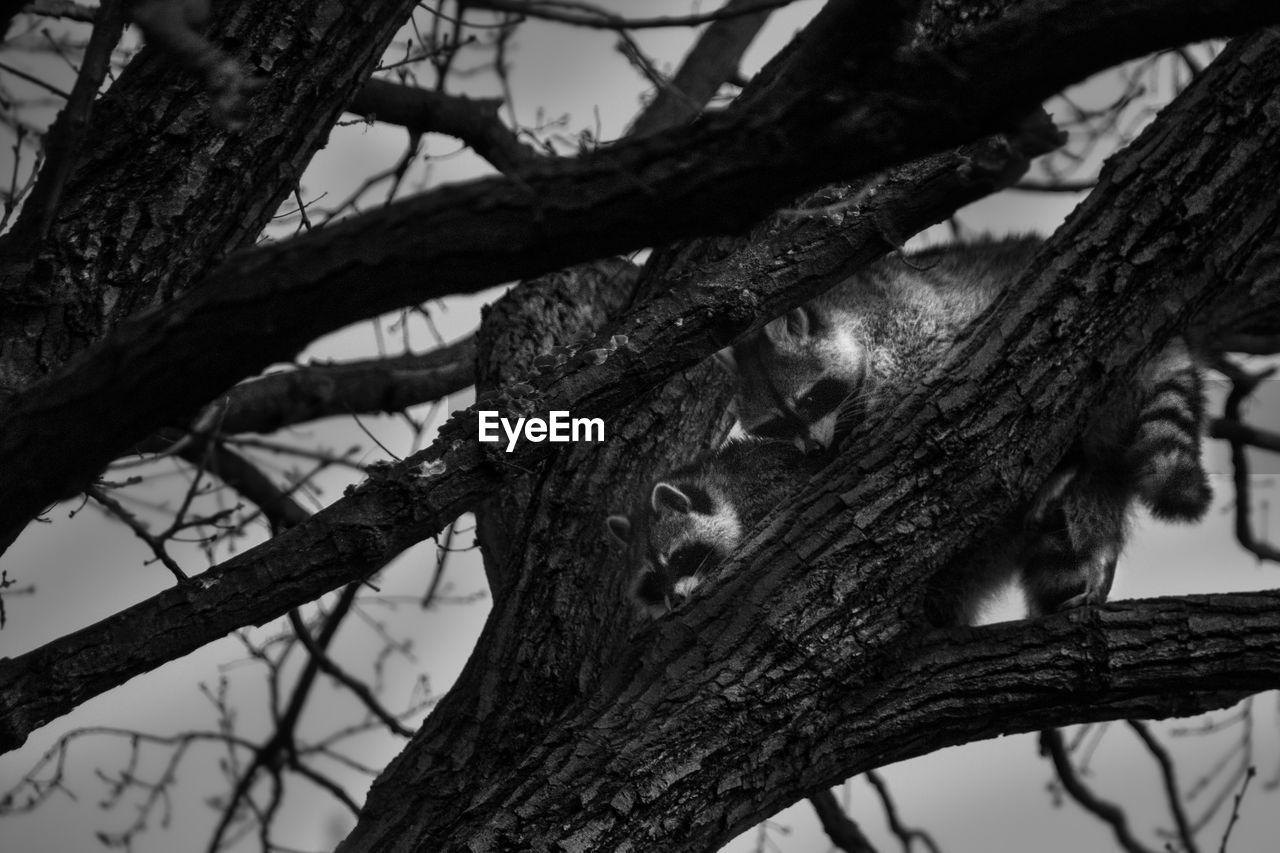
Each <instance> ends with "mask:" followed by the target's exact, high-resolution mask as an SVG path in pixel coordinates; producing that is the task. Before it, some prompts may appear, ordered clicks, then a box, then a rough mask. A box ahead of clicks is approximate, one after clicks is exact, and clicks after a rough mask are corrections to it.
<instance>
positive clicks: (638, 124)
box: [627, 0, 771, 137]
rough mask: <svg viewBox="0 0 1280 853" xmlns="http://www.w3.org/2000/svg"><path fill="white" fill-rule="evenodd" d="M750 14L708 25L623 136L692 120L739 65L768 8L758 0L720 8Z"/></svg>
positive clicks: (742, 0)
mask: <svg viewBox="0 0 1280 853" xmlns="http://www.w3.org/2000/svg"><path fill="white" fill-rule="evenodd" d="M742 10H751V13H750V14H745V15H737V16H734V17H728V18H720V19H718V20H716V21H715V22H713V23H712V24H711V26H709V27H707V29H706V31H705V32H703V33H702V35H701V36H699V37H698V41H697V43H696V44H695V45H694V46H693V48H692V49H691V50H690V51H689V53H688V55H686V56H685V58H684V61H683V62H682V63H681V64H680V68H679V69H678V70H677V71H676V73H675V76H674V77H672V78H671V81H670V83H669V84H668V85H667V86H659V87H658V88H657V91H656V93H655V94H654V97H653V100H652V101H651V102H650V103H649V105H648V106H647V107H645V109H644V112H642V113H641V114H640V115H639V116H638V117H637V118H636V120H635V121H634V122H633V123H632V124H631V127H630V128H629V129H628V130H627V135H628V136H635V137H639V136H647V135H649V134H651V133H655V132H657V131H659V130H664V129H666V128H668V127H675V126H676V125H679V124H683V123H684V122H686V121H691V120H692V119H693V118H694V117H695V116H696V115H698V113H699V112H700V111H701V110H702V108H703V107H704V106H706V104H707V103H708V102H709V101H710V100H711V98H712V97H713V96H714V95H715V93H716V92H718V91H719V90H720V87H721V86H722V85H723V84H724V82H725V81H726V80H729V79H732V77H733V75H734V73H735V72H736V71H737V70H738V63H739V62H740V61H741V59H742V54H743V53H744V52H745V51H746V49H747V47H749V46H750V44H751V42H752V40H753V39H754V38H755V37H756V33H758V32H760V28H761V27H763V26H764V24H765V21H767V20H768V19H769V12H770V11H771V9H761V8H760V3H759V0H729V2H727V3H725V4H724V6H723V7H722V11H724V12H740V11H742Z"/></svg>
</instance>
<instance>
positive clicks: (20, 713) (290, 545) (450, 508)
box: [0, 141, 1025, 746]
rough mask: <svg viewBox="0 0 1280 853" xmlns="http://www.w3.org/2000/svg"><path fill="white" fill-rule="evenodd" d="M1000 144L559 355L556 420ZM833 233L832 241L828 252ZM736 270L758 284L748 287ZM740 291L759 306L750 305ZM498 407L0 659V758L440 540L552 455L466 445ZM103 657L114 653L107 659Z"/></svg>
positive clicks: (972, 184)
mask: <svg viewBox="0 0 1280 853" xmlns="http://www.w3.org/2000/svg"><path fill="white" fill-rule="evenodd" d="M1003 146H1004V143H1002V142H999V141H997V142H992V143H989V144H987V145H984V146H982V147H981V148H980V149H978V150H974V149H968V150H966V151H965V152H958V153H954V154H951V155H948V156H945V157H938V158H934V159H932V160H930V161H928V162H926V163H922V164H917V165H915V166H912V167H909V168H906V169H903V170H899V171H898V172H897V173H895V174H894V175H893V176H890V178H888V179H886V180H885V181H884V183H883V184H882V185H881V188H880V190H879V191H878V192H877V193H876V194H875V195H874V196H873V197H870V198H868V199H866V200H865V201H864V202H863V203H862V204H861V205H860V206H859V208H858V211H859V213H861V214H862V215H861V216H860V217H859V218H857V219H856V220H845V219H843V218H842V217H835V218H827V217H814V218H803V217H802V218H797V219H796V220H794V223H793V227H792V228H791V229H790V230H787V231H784V232H782V233H779V234H774V235H773V236H772V239H769V238H762V239H761V240H759V241H757V242H755V243H753V245H752V248H751V254H750V256H749V257H744V258H742V259H741V260H740V262H739V263H735V264H734V265H733V266H732V267H731V268H729V269H726V270H723V271H722V272H721V276H722V278H723V280H722V281H720V282H719V283H717V282H709V283H708V286H707V289H706V290H704V291H700V292H697V293H694V294H692V295H691V294H688V293H677V294H672V295H670V296H669V297H667V298H666V299H664V300H662V301H660V302H657V303H653V304H650V305H648V306H645V307H641V308H640V309H637V310H636V311H635V312H633V313H632V315H631V316H630V318H629V319H628V320H627V321H624V323H623V324H621V326H622V328H624V329H626V330H628V331H629V332H630V333H631V336H632V339H634V340H635V341H637V342H639V343H640V344H641V345H642V346H641V347H639V350H640V352H645V351H647V352H649V353H651V355H649V356H648V357H645V358H641V357H639V356H638V355H635V354H632V353H630V352H629V350H628V349H626V347H628V346H632V344H630V343H628V344H626V345H624V348H619V349H617V350H615V351H614V352H613V353H612V354H611V356H610V357H609V358H607V359H606V360H605V361H604V362H603V363H597V358H596V356H595V355H593V354H592V353H594V352H598V351H595V350H589V351H587V352H586V353H579V354H578V356H577V357H568V356H562V357H561V364H560V365H559V366H558V367H557V368H555V369H553V371H552V372H551V373H550V374H549V378H550V379H552V380H558V381H559V383H560V385H561V386H567V388H565V390H562V391H555V390H553V391H549V392H548V396H547V397H546V399H549V400H559V401H561V402H558V403H555V404H552V405H553V407H555V408H566V409H568V410H569V411H573V412H575V414H580V415H593V414H595V413H600V414H603V415H607V414H609V413H610V412H612V411H619V410H621V409H622V407H623V406H626V405H629V404H630V403H631V402H632V401H633V400H634V399H635V397H636V396H637V395H638V394H639V393H640V389H643V388H644V387H646V385H645V384H642V383H649V384H653V383H656V382H658V381H661V380H662V379H665V378H666V373H665V371H667V370H674V369H675V368H674V367H670V366H669V365H672V364H677V365H680V366H683V365H685V364H689V363H693V362H696V361H697V360H698V359H699V358H701V357H702V356H703V355H705V354H706V352H709V351H710V350H711V349H712V348H713V347H714V343H713V340H712V339H711V338H710V337H709V332H708V331H707V329H708V327H709V326H711V325H712V323H713V322H714V321H715V320H716V318H717V314H718V315H719V316H721V317H728V318H734V317H741V316H749V315H750V312H751V311H756V312H758V316H759V317H761V318H762V319H764V318H767V317H768V316H770V315H769V314H768V312H769V311H771V310H776V309H775V308H773V306H776V305H778V304H779V303H780V300H783V299H786V298H789V297H788V294H791V293H793V292H794V290H795V289H796V288H797V287H799V288H803V287H805V286H806V285H808V286H810V287H812V286H813V285H814V284H815V283H816V282H818V281H822V280H830V277H831V276H833V275H836V274H837V273H838V271H839V269H840V268H841V267H844V268H850V269H852V268H856V267H857V265H858V264H859V263H865V262H866V261H867V260H869V259H871V258H874V257H875V256H877V255H879V254H881V253H883V252H884V251H885V250H886V249H887V248H889V246H890V245H891V243H889V242H886V241H885V238H884V236H883V231H884V230H885V229H887V230H889V231H890V232H892V233H902V234H908V233H914V232H915V231H917V230H919V229H920V228H923V227H924V226H926V225H928V224H931V223H933V222H936V221H938V220H940V219H942V218H945V217H946V216H948V215H950V213H951V212H952V211H954V210H955V209H956V208H958V207H960V206H962V205H963V204H966V203H967V202H968V201H969V200H972V199H974V198H978V197H981V196H983V195H985V194H986V193H987V192H989V191H990V190H991V189H993V188H994V187H995V186H998V185H999V182H1000V181H1005V182H1007V181H1012V180H1016V178H1017V177H1018V175H1019V174H1021V170H1020V169H1016V168H1014V169H1010V168H1009V160H1010V159H1014V160H1020V161H1021V162H1023V163H1024V164H1025V158H1022V157H1018V156H1017V155H1015V154H1013V153H1011V152H1009V151H1008V150H1007V149H1005V148H1004V147H1003ZM982 163H988V164H992V165H994V167H995V171H994V173H992V174H988V173H987V172H985V171H983V170H982V169H981V168H979V165H980V164H982ZM992 181H995V183H992ZM837 232H838V233H839V235H840V238H839V239H831V237H832V236H833V234H834V233H837ZM778 258H786V259H787V262H786V265H785V266H779V265H778V264H777V262H776V259H778ZM766 260H767V263H765V261H766ZM746 269H754V270H755V273H753V274H751V275H746V274H744V270H746ZM748 283H749V284H750V285H751V286H752V287H753V288H754V290H755V291H756V293H757V294H758V296H752V295H751V293H750V292H749V291H747V292H744V290H743V287H744V286H745V285H747V284H748ZM744 294H745V295H744ZM757 298H758V299H759V300H760V301H759V302H756V301H755V300H756V299H757ZM735 300H736V301H735ZM722 301H723V302H724V303H725V304H724V305H720V304H719V303H720V302H722ZM606 334H607V333H606ZM699 348H700V349H699ZM624 362H625V363H624ZM583 363H585V364H586V366H581V365H582V364H583ZM553 388H554V386H553ZM508 405H513V401H512V399H511V398H510V397H509V396H508V397H506V398H499V397H495V398H490V399H488V400H485V401H484V402H482V403H480V404H477V406H476V407H473V408H472V409H470V410H467V411H466V412H464V413H461V414H459V415H455V417H454V419H452V420H451V421H450V422H449V424H446V426H445V427H444V430H443V432H442V435H441V437H440V438H438V439H437V440H436V442H435V443H434V444H433V445H432V447H431V448H428V449H427V450H426V451H424V452H422V453H419V454H417V455H415V456H414V457H411V458H410V459H408V460H406V461H405V462H404V463H402V464H400V465H397V466H394V467H391V468H389V469H388V470H387V471H386V472H385V475H382V476H375V477H373V478H371V479H370V480H368V481H367V482H365V483H364V484H362V485H361V486H360V487H359V488H357V489H354V490H352V491H351V492H350V493H349V494H348V495H347V496H346V497H344V498H342V499H341V500H338V501H336V502H335V503H334V504H332V505H331V506H329V507H328V508H326V509H325V510H322V511H321V512H319V513H317V514H316V515H315V516H313V517H312V518H311V519H309V520H307V521H306V522H304V523H302V524H299V525H298V526H297V527H296V528H294V529H293V530H290V531H288V532H287V533H284V534H282V535H280V536H277V537H275V538H274V539H272V540H271V541H269V542H266V543H264V544H263V545H261V546H258V547H257V548H254V549H252V550H250V551H247V552H245V553H243V554H240V555H238V556H236V557H234V558H232V559H231V560H229V561H227V562H226V563H223V564H221V565H220V566H217V567H215V568H213V569H210V570H209V571H207V572H205V573H204V574H203V575H201V576H200V577H198V578H195V579H193V581H192V582H191V583H190V584H186V585H183V586H180V587H177V588H174V589H171V590H167V591H165V592H163V593H161V594H159V595H157V596H154V597H152V598H151V599H148V600H147V601H144V602H142V603H140V604H138V605H135V606H134V607H132V608H129V609H128V610H125V611H122V612H121V613H119V614H116V615H115V616H112V617H109V618H108V619H105V620H103V621H102V622H99V623H98V624H96V625H93V626H90V627H88V628H85V629H84V630H82V631H80V632H77V633H76V634H72V635H69V636H67V637H63V638H61V639H59V640H56V641H54V642H52V643H50V644H48V645H46V646H44V647H42V648H41V649H38V650H36V651H34V652H31V653H29V654H26V655H22V656H20V657H18V658H15V659H13V660H12V661H7V660H3V659H0V682H4V681H9V680H10V679H11V678H13V676H15V675H16V674H17V673H20V672H32V673H40V674H41V675H40V677H39V679H38V681H32V682H30V683H29V684H28V686H27V688H24V687H23V685H22V684H20V683H18V681H16V680H14V681H12V682H11V686H10V688H9V689H8V690H7V691H6V692H5V694H3V696H0V735H6V734H7V737H0V746H3V745H4V744H5V743H6V741H7V740H8V741H12V742H13V743H20V742H21V740H22V739H25V736H26V734H27V733H28V732H30V731H31V730H32V729H33V728H35V727H36V726H39V725H42V724H43V723H44V722H47V721H48V720H50V719H53V718H54V717H57V716H60V715H61V714H64V713H66V712H67V711H69V710H70V709H71V708H73V707H75V706H76V705H77V704H79V703H80V702H82V701H84V700H85V699H87V698H89V697H90V696H93V695H97V694H98V693H100V692H102V691H104V690H107V689H109V688H111V687H114V686H115V685H117V684H120V683H122V682H123V681H125V680H127V679H129V678H131V677H132V676H134V675H137V674H138V673H141V672H145V671H147V670H150V669H152V668H154V667H155V666H158V665H159V664H161V663H164V662H166V661H168V660H172V659H173V658H175V657H178V656H181V655H183V654H187V653H188V652H190V651H193V650H195V649H197V648H200V647H201V646H203V645H205V644H207V643H209V642H212V641H213V640H215V639H217V638H219V637H221V636H223V635H224V634H226V633H227V632H229V631H232V630H235V629H236V628H240V627H244V626H245V625H249V624H263V623H265V622H268V621H270V620H271V619H274V618H277V617H279V616H281V615H283V614H284V613H285V612H286V611H287V610H288V609H290V608H292V607H296V606H299V605H301V604H303V603H305V602H308V601H311V600H313V599H315V598H317V597H318V596H320V595H322V594H324V593H325V592H328V591H330V590H332V589H334V588H336V587H337V586H340V585H341V584H343V583H347V582H350V581H352V580H358V579H361V578H364V577H366V576H368V575H369V574H371V573H372V572H374V571H376V570H377V569H378V568H380V567H381V566H382V565H383V564H385V563H386V562H387V561H388V560H390V559H391V558H392V557H394V556H395V555H396V554H398V553H399V552H400V551H402V550H404V549H405V548H407V547H408V546H409V545H412V544H414V543H416V542H418V541H421V540H422V539H424V538H426V537H428V536H431V535H433V534H434V533H437V532H439V531H440V530H442V529H443V528H444V527H445V526H446V525H447V524H448V523H449V522H450V521H452V520H453V519H454V518H456V517H457V516H458V515H459V514H461V513H462V512H465V511H466V510H468V509H470V508H471V507H472V506H474V505H475V504H476V503H477V502H478V501H479V500H481V499H482V498H485V497H488V496H489V495H491V494H492V493H493V491H494V490H495V489H496V488H498V487H499V486H500V485H503V484H504V482H505V481H506V480H507V479H509V478H510V477H512V476H519V475H520V474H522V473H524V472H526V471H528V470H529V469H530V468H531V467H532V466H533V465H535V464H536V463H537V462H538V461H540V460H541V459H543V458H545V457H546V456H547V455H548V449H547V445H545V444H528V443H526V444H524V445H521V446H519V447H517V448H516V451H515V452H514V453H510V454H501V453H499V452H497V451H494V452H492V453H490V452H488V451H487V450H486V447H488V446H485V445H479V444H478V443H477V442H476V441H475V438H474V436H475V429H476V424H475V409H476V408H497V409H501V408H503V407H504V406H508ZM441 454H442V455H441ZM158 638H165V639H164V641H163V642H160V641H158ZM106 649H112V650H113V652H112V653H110V654H104V653H103V652H104V650H106ZM53 666H59V667H61V670H60V671H61V673H62V675H61V676H60V677H58V678H56V679H55V678H50V677H49V676H48V673H49V672H50V670H49V667H53Z"/></svg>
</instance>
